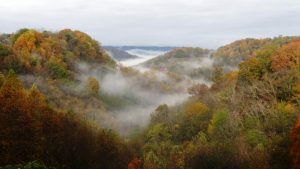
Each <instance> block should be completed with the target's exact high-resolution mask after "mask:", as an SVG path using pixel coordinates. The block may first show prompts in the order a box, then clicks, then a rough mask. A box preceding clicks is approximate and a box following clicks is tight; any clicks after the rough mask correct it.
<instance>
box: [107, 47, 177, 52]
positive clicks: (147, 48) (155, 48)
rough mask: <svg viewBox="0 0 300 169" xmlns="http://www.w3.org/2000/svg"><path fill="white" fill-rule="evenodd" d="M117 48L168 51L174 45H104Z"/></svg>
mask: <svg viewBox="0 0 300 169" xmlns="http://www.w3.org/2000/svg"><path fill="white" fill-rule="evenodd" d="M110 47H113V48H118V49H121V50H132V49H142V50H154V51H169V50H172V49H174V48H176V47H174V46H104V48H110Z"/></svg>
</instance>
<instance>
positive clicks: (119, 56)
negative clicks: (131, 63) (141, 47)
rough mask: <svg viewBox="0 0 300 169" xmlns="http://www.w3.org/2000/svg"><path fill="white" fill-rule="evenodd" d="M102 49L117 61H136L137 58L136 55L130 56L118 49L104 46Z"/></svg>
mask: <svg viewBox="0 0 300 169" xmlns="http://www.w3.org/2000/svg"><path fill="white" fill-rule="evenodd" d="M104 49H105V50H106V51H107V52H108V53H109V54H110V55H111V56H112V57H113V58H114V59H115V60H117V61H123V60H128V59H138V58H139V57H138V56H136V55H132V54H130V53H128V52H126V51H125V50H122V49H120V48H116V47H111V46H106V47H104Z"/></svg>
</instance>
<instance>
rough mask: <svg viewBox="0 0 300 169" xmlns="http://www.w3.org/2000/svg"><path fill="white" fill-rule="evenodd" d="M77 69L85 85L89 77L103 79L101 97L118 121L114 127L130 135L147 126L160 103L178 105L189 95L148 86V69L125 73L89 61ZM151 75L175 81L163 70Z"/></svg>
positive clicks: (80, 64)
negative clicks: (135, 129)
mask: <svg viewBox="0 0 300 169" xmlns="http://www.w3.org/2000/svg"><path fill="white" fill-rule="evenodd" d="M77 68H78V72H80V73H79V74H78V79H79V81H80V82H81V84H82V86H84V85H85V83H86V81H87V78H88V77H95V78H96V79H97V80H98V81H99V83H100V86H101V89H100V97H101V99H102V100H103V102H104V104H106V108H107V109H108V111H109V113H111V114H112V116H113V117H114V118H115V120H116V121H117V123H118V125H116V126H114V127H115V128H114V129H117V130H119V131H120V133H121V134H127V133H128V132H129V131H130V130H131V129H132V128H134V127H143V126H145V125H147V124H148V122H149V118H150V114H151V112H153V111H154V110H155V108H156V107H158V106H159V105H161V104H167V105H174V104H176V103H179V102H182V101H184V100H185V99H186V98H187V97H188V94H187V92H186V89H185V88H184V89H182V90H177V91H176V92H173V91H172V92H162V91H161V90H160V89H158V88H155V87H151V85H150V87H148V86H145V83H147V80H149V79H147V78H148V77H144V76H143V75H144V74H145V73H146V72H143V73H141V72H140V73H138V75H132V76H125V75H124V74H123V73H122V71H121V69H118V70H117V71H110V72H103V68H101V67H98V66H95V65H91V64H87V63H78V64H77ZM135 71H137V70H135ZM151 77H152V78H153V79H155V80H156V81H158V82H168V81H171V79H168V76H167V75H163V73H162V72H160V73H158V72H156V73H153V74H152V76H151ZM170 83H171V82H170ZM172 83H173V82H172ZM184 85H185V84H184ZM184 85H182V86H184ZM100 125H101V124H100ZM106 127H110V126H106Z"/></svg>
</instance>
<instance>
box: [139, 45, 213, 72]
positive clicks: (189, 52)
mask: <svg viewBox="0 0 300 169" xmlns="http://www.w3.org/2000/svg"><path fill="white" fill-rule="evenodd" d="M211 52H212V50H209V49H202V48H192V47H182V48H175V49H173V50H171V51H170V52H167V53H166V54H164V55H161V56H158V57H155V58H153V59H150V60H148V61H146V62H144V63H142V64H140V66H143V67H146V68H151V69H155V70H159V71H166V72H171V73H175V74H180V75H185V76H189V77H191V75H192V74H193V72H194V71H195V69H198V68H203V67H210V66H211V65H212V61H211V60H210V57H209V56H210V54H211Z"/></svg>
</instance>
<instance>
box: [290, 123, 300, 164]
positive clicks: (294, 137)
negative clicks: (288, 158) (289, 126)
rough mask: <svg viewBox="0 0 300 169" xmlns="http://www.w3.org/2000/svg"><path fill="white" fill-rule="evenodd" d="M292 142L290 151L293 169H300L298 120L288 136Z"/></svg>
mask: <svg viewBox="0 0 300 169" xmlns="http://www.w3.org/2000/svg"><path fill="white" fill-rule="evenodd" d="M290 139H291V141H292V147H291V149H290V151H291V154H292V159H293V167H294V169H299V168H300V120H299V119H298V120H297V121H296V123H295V125H294V128H293V130H292V132H291V134H290Z"/></svg>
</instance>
